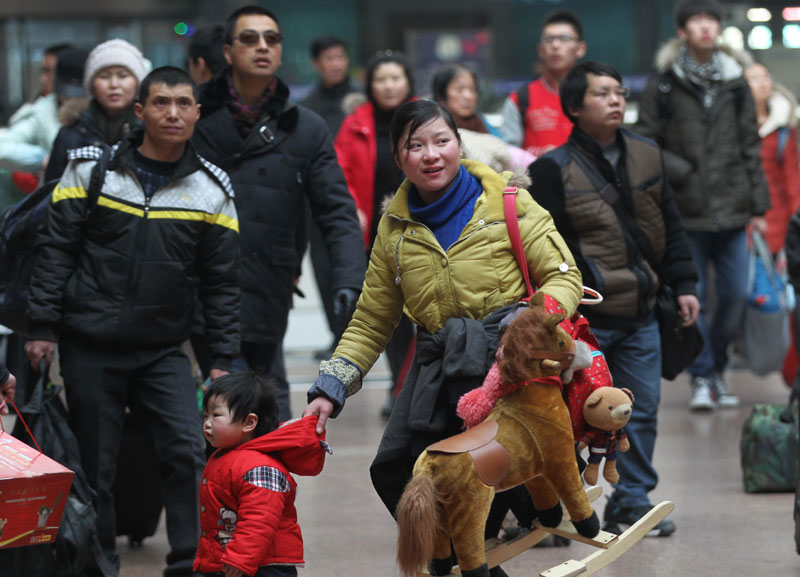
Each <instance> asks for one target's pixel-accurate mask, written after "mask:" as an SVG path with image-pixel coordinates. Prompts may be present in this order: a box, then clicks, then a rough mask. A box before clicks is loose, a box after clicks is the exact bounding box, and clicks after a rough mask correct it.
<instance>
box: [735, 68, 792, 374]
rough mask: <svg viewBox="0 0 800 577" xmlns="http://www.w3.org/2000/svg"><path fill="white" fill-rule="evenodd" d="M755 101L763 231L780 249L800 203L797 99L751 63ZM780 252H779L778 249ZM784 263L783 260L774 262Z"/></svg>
mask: <svg viewBox="0 0 800 577" xmlns="http://www.w3.org/2000/svg"><path fill="white" fill-rule="evenodd" d="M744 76H745V78H746V79H747V82H748V84H749V85H750V91H751V92H752V93H753V100H754V101H755V103H756V115H757V117H758V133H759V135H760V136H761V164H762V166H763V167H764V175H765V176H766V177H767V184H769V199H770V204H771V205H772V206H771V208H770V209H769V210H768V211H767V212H766V214H765V215H764V218H765V220H766V221H767V232H766V234H765V235H764V238H765V240H766V241H767V245H768V246H769V250H770V252H771V253H772V254H773V255H774V256H777V255H778V253H779V252H781V249H783V247H784V244H785V239H786V229H787V227H788V225H789V219H790V218H791V216H792V215H793V214H794V213H795V212H796V211H797V209H798V207H800V166H798V164H799V163H798V155H797V114H796V112H795V111H796V109H797V101H796V100H795V98H794V95H793V94H792V93H791V92H789V90H788V89H787V88H786V87H784V86H783V85H782V84H780V83H778V82H775V81H774V79H773V78H772V75H771V74H770V72H769V70H768V69H767V67H766V66H764V65H763V64H752V65H750V66H749V67H748V68H747V69H746V70H745V73H744ZM781 254H782V253H781ZM776 264H777V266H779V267H782V266H786V263H785V261H783V262H778V263H776ZM796 332H797V328H796V326H795V327H794V333H795V335H793V340H794V341H795V342H794V345H795V346H793V347H791V348H790V349H789V352H788V353H787V355H786V359H785V360H784V363H783V370H782V373H783V378H784V380H785V381H786V383H787V384H788V385H789V386H791V385H792V383H793V382H794V380H795V377H796V374H797V351H796V348H797V344H798V343H797V336H796Z"/></svg>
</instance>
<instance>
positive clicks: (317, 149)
mask: <svg viewBox="0 0 800 577" xmlns="http://www.w3.org/2000/svg"><path fill="white" fill-rule="evenodd" d="M225 35H226V38H225V58H226V60H227V61H228V63H229V64H230V68H229V69H228V70H226V71H225V72H224V73H223V74H220V75H218V76H216V77H215V78H214V79H213V80H211V81H210V82H208V83H207V84H205V85H204V86H203V91H202V95H201V99H200V101H201V104H202V106H203V117H202V119H201V120H200V122H199V123H198V125H197V132H196V134H195V137H194V142H195V145H196V146H197V147H198V149H199V150H200V152H201V153H202V154H203V155H204V156H205V157H206V158H208V159H209V160H211V161H212V162H215V163H217V164H219V165H220V166H221V167H222V168H224V169H225V170H226V171H228V173H229V174H230V177H231V181H232V183H233V187H234V189H235V190H236V208H237V211H238V214H239V217H240V219H241V235H240V241H241V249H242V278H241V288H242V314H241V335H242V360H243V361H245V362H246V364H247V366H249V367H250V368H252V369H268V368H269V367H270V365H271V363H272V359H273V358H274V356H275V351H276V349H277V347H278V345H279V343H280V342H281V341H282V340H283V336H284V333H285V332H286V325H287V321H288V316H289V309H290V307H291V303H292V295H293V292H294V289H295V279H296V276H297V271H298V269H299V265H300V263H299V262H298V249H297V232H298V228H299V227H302V226H303V223H304V219H305V210H306V209H305V206H306V203H307V205H308V206H309V207H310V209H311V214H312V215H313V217H314V222H315V223H316V225H317V226H318V227H319V229H320V231H321V232H322V235H323V238H324V239H325V243H326V244H327V246H328V250H329V252H330V255H331V261H332V264H333V269H332V270H333V290H334V306H335V307H336V316H337V317H338V318H340V319H341V321H340V322H342V324H344V323H345V322H346V320H347V319H349V317H350V316H351V315H352V311H353V309H354V307H355V301H356V299H357V297H358V293H359V290H360V289H361V284H362V282H363V278H364V268H365V263H364V256H363V243H362V241H361V237H360V227H359V224H358V219H357V217H356V211H355V204H354V202H353V199H352V197H351V196H350V193H349V192H348V190H347V185H346V184H345V180H344V176H343V174H342V171H341V168H340V167H339V165H338V163H337V161H336V153H335V151H334V149H333V143H332V140H331V136H330V131H329V130H328V127H327V126H326V125H325V123H324V121H323V120H322V119H321V118H320V117H319V116H318V115H316V114H315V113H313V112H311V111H310V110H308V109H307V108H304V107H302V106H298V105H296V104H294V103H293V102H291V101H290V100H289V89H288V87H287V86H286V84H284V83H283V81H281V80H280V78H278V77H277V75H276V74H277V72H278V68H279V67H280V64H281V54H282V42H283V36H282V35H281V32H280V27H279V24H278V20H277V16H275V15H274V14H273V13H272V12H270V11H269V10H266V9H264V8H261V7H258V6H246V7H244V8H240V9H238V10H236V11H235V12H234V13H233V14H231V16H230V17H229V18H228V20H227V21H226V25H225Z"/></svg>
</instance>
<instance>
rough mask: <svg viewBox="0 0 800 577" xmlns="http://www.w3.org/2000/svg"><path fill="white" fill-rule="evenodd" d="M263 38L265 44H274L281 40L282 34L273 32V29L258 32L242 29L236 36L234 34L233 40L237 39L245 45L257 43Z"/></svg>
mask: <svg viewBox="0 0 800 577" xmlns="http://www.w3.org/2000/svg"><path fill="white" fill-rule="evenodd" d="M262 37H263V38H264V42H266V43H267V46H276V45H278V44H280V43H281V42H283V34H281V33H280V32H275V31H274V30H264V31H263V32H258V31H257V30H242V31H241V32H239V35H238V36H234V37H233V39H234V40H238V41H239V42H241V43H242V44H244V45H245V46H255V45H256V44H258V41H259V39H260V38H262Z"/></svg>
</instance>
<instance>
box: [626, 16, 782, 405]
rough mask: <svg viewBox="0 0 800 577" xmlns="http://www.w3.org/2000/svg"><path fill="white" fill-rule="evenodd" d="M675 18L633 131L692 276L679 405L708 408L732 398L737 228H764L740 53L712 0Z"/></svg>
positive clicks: (739, 299) (742, 256)
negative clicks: (655, 172)
mask: <svg viewBox="0 0 800 577" xmlns="http://www.w3.org/2000/svg"><path fill="white" fill-rule="evenodd" d="M676 17H677V18H676V19H677V24H678V36H679V37H680V38H676V39H673V40H672V41H670V42H669V43H668V44H666V45H665V46H664V47H663V48H661V49H660V50H659V52H658V54H657V55H656V68H657V72H658V74H656V75H654V76H653V77H652V78H651V79H650V81H649V82H648V84H647V87H646V88H645V90H644V93H643V94H642V97H641V100H640V103H639V119H638V121H637V124H636V130H637V131H638V132H639V133H640V134H643V135H644V136H647V137H649V138H652V139H654V140H656V141H658V142H659V144H660V145H661V147H662V148H663V150H664V165H665V167H666V170H667V175H668V177H669V181H670V184H671V185H672V189H673V190H674V191H675V202H676V204H677V205H678V209H679V210H680V213H681V217H682V218H683V222H684V224H685V225H686V229H687V231H688V234H689V246H690V247H691V249H692V256H693V258H694V261H695V264H696V265H697V269H698V273H699V275H700V282H699V283H698V291H699V292H698V294H699V296H700V302H701V303H702V305H701V309H702V312H701V314H700V318H699V319H698V321H697V325H698V327H699V328H700V331H701V332H702V333H703V338H704V339H705V347H704V348H703V351H702V353H701V354H700V356H698V357H697V359H696V360H695V362H694V364H693V365H692V366H691V367H690V368H689V372H690V373H691V375H692V379H691V386H692V397H691V400H690V401H689V408H690V409H691V410H693V411H708V410H711V409H713V408H714V407H715V406H720V407H736V406H738V405H739V399H738V397H737V396H736V395H734V394H733V393H732V392H731V391H729V389H728V387H727V386H726V384H725V381H724V380H723V378H722V373H723V371H724V370H725V367H726V365H727V363H728V347H729V346H730V343H731V341H732V338H733V335H734V332H735V330H736V327H737V326H738V324H739V321H740V319H741V315H742V311H743V310H744V305H745V302H746V298H747V271H748V266H747V258H748V251H747V236H746V230H745V227H746V226H747V225H748V224H750V225H752V226H753V227H754V228H756V229H758V230H759V231H760V232H762V233H763V232H764V231H765V230H766V223H765V221H764V218H763V215H764V213H765V212H766V211H767V209H768V208H769V189H768V188H767V183H766V180H765V178H764V174H763V170H762V167H761V157H760V140H759V136H758V127H757V121H756V114H755V105H754V103H753V97H752V96H751V94H750V90H749V88H748V86H747V83H746V81H745V79H744V78H743V76H742V63H741V61H740V59H741V57H738V55H737V54H735V53H733V52H732V51H730V50H729V49H727V48H720V47H718V43H717V40H718V38H719V35H720V30H721V25H720V19H721V18H722V6H721V5H720V4H719V2H717V1H716V0H689V1H684V2H681V4H680V5H679V6H678V10H677V12H676ZM709 264H712V265H713V266H714V273H715V279H716V280H715V295H716V298H715V302H716V306H715V309H714V315H713V318H711V317H710V315H709V314H708V311H706V295H707V292H708V285H707V282H706V279H707V278H708V277H707V275H706V272H707V268H708V265H709ZM709 320H710V324H709Z"/></svg>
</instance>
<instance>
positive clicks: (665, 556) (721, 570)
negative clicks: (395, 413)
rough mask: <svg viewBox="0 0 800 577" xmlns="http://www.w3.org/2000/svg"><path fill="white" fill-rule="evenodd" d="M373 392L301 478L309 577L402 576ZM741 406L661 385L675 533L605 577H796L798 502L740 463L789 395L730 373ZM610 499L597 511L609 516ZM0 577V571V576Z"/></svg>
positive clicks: (583, 550) (138, 569)
mask: <svg viewBox="0 0 800 577" xmlns="http://www.w3.org/2000/svg"><path fill="white" fill-rule="evenodd" d="M288 365H289V371H290V373H291V375H292V380H293V382H294V383H295V387H294V388H295V390H294V392H293V394H292V401H293V402H294V408H295V413H296V414H298V413H299V412H300V411H301V410H302V407H303V405H304V398H305V396H304V394H303V390H304V388H305V385H304V383H307V382H308V381H309V380H310V379H311V378H313V374H314V372H315V365H314V363H312V362H311V361H310V357H309V356H308V355H297V354H296V355H293V356H291V357H290V358H289V360H288ZM371 376H372V377H373V380H372V381H371V384H370V386H368V387H367V388H365V389H364V390H363V391H361V392H360V393H359V394H358V395H356V396H355V397H352V398H351V399H350V400H349V401H348V404H347V406H346V407H345V410H344V412H343V413H342V415H341V417H340V418H338V419H337V420H335V421H333V422H332V423H331V424H330V426H329V433H328V440H329V441H330V443H331V445H332V446H333V449H334V455H333V456H331V457H329V458H328V461H327V464H326V467H325V470H324V471H323V473H322V475H321V476H319V477H316V478H299V490H298V502H297V507H298V511H299V516H300V523H301V526H302V528H303V534H304V538H305V547H306V555H305V556H306V562H307V566H306V568H305V569H302V570H301V571H300V575H301V576H304V577H343V576H348V577H361V576H364V577H367V576H368V577H375V576H387V577H388V576H394V575H396V574H397V571H396V568H395V563H394V554H395V539H396V533H395V527H394V523H393V520H392V519H391V518H390V516H389V514H388V513H387V512H386V511H385V510H384V509H383V507H382V505H381V504H380V502H379V500H378V498H377V496H376V495H375V493H374V492H373V490H372V486H371V484H370V481H369V475H368V466H369V463H370V461H371V460H372V457H373V455H374V452H375V448H376V447H377V444H378V441H379V438H380V435H381V431H382V428H383V421H382V420H381V419H380V417H379V416H378V414H379V411H380V408H381V406H382V404H383V402H384V400H385V398H386V390H385V388H383V386H382V385H383V383H384V381H383V378H384V377H385V369H384V368H383V366H379V367H378V368H377V369H376V370H375V371H374V372H373V375H371ZM729 383H730V385H731V388H732V389H733V390H734V391H735V392H736V393H738V394H739V395H740V396H741V397H742V401H743V403H742V407H741V408H739V409H736V410H728V411H724V412H723V411H717V412H714V413H711V414H703V415H696V414H690V413H689V412H688V410H687V409H686V403H687V400H688V384H687V381H686V379H685V377H683V376H681V377H679V378H678V380H676V381H675V382H664V383H663V387H662V391H663V400H662V405H661V413H660V425H659V440H658V443H657V448H656V466H657V468H658V470H659V474H660V475H661V482H660V484H659V487H658V489H657V490H656V491H655V492H654V493H653V495H652V498H653V500H654V501H656V502H657V501H661V500H671V501H674V502H675V512H674V514H673V515H672V518H673V519H674V520H675V522H676V524H677V527H678V530H677V532H676V533H675V534H674V535H673V536H671V537H668V538H658V539H656V538H649V539H644V540H643V541H642V542H640V543H638V544H637V545H635V546H634V548H633V549H631V550H630V551H629V552H628V553H626V554H625V555H623V556H622V557H621V558H620V559H618V560H617V561H615V562H614V563H612V564H611V565H610V566H609V567H608V568H606V569H603V570H602V571H600V572H599V573H596V574H597V575H600V576H605V577H610V576H615V577H647V576H652V577H662V576H663V577H666V576H687V577H688V576H701V577H705V576H712V575H715V576H716V575H725V576H748V577H749V576H753V575H764V576H767V575H769V576H770V577H792V576H800V556H798V555H797V554H796V553H795V545H794V541H793V534H794V525H793V521H792V503H793V497H792V495H791V494H771V495H748V494H745V493H744V491H743V489H742V477H741V469H740V466H739V437H740V431H741V424H742V421H743V420H744V419H745V417H746V416H747V415H748V414H749V412H750V410H751V408H752V406H753V404H754V403H757V402H784V401H785V400H786V398H787V396H788V389H786V388H785V386H784V385H783V384H782V383H781V382H780V381H779V379H778V377H777V376H775V377H770V378H767V379H759V378H756V377H753V376H751V375H750V374H749V373H747V372H735V373H732V374H731V375H730V378H729ZM604 501H605V500H604V498H601V499H600V500H599V501H597V502H596V503H595V505H596V508H597V511H598V513H599V514H601V515H602V509H603V507H604ZM119 545H120V553H121V554H122V563H123V569H122V572H121V577H145V576H147V577H151V576H152V577H158V576H159V575H160V574H161V569H162V567H163V559H164V555H165V554H166V551H167V547H166V540H165V536H164V532H163V524H162V527H161V528H160V529H159V532H158V533H157V534H156V535H155V536H154V537H153V538H151V539H148V540H147V541H145V544H144V547H142V548H141V549H130V548H128V546H127V543H126V542H125V540H124V539H120V542H119ZM592 551H593V549H592V548H590V547H588V546H585V545H581V544H573V545H572V546H570V547H567V548H549V549H542V548H537V549H531V550H529V551H526V552H524V553H523V554H521V555H520V556H518V557H516V558H515V559H513V560H512V561H510V562H508V563H506V564H504V565H503V567H504V569H505V570H506V571H507V572H508V574H509V575H510V576H511V577H533V576H535V575H539V573H540V572H541V571H544V570H545V569H548V568H549V567H552V566H554V565H557V564H559V563H561V562H563V561H566V560H568V559H570V558H575V559H579V558H582V557H584V556H586V555H588V554H590V553H591V552H592ZM0 574H2V571H1V570H0Z"/></svg>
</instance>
